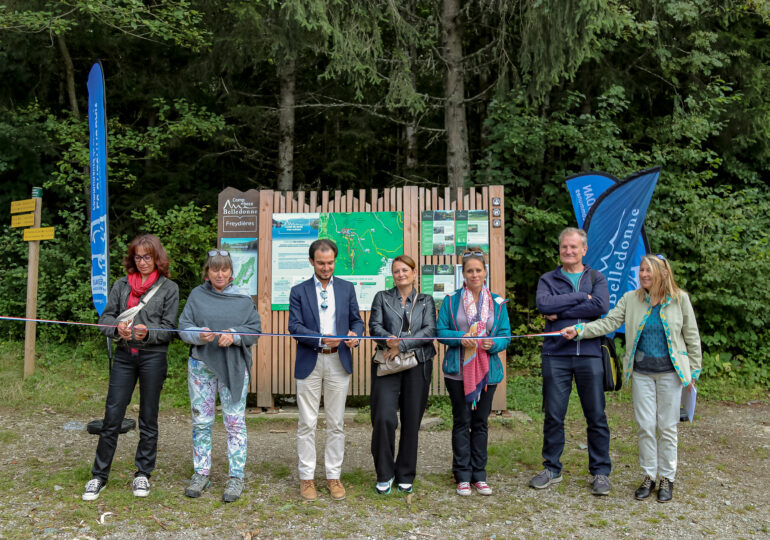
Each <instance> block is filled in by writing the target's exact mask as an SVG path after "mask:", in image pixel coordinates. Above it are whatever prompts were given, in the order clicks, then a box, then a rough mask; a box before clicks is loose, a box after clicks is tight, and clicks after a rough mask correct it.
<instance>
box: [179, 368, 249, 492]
mask: <svg viewBox="0 0 770 540" xmlns="http://www.w3.org/2000/svg"><path fill="white" fill-rule="evenodd" d="M248 388H249V372H248V371H247V370H245V379H244V382H243V392H242V395H241V396H240V399H239V400H237V401H235V400H233V397H232V395H230V390H228V388H227V387H226V386H225V385H224V384H222V382H221V381H219V379H217V376H216V375H215V374H214V372H213V371H211V370H210V369H209V368H208V367H207V366H206V364H205V363H204V362H200V361H198V360H195V359H194V358H190V359H189V360H188V363H187V389H188V390H189V392H190V407H191V409H192V422H193V430H192V438H193V467H194V468H195V472H196V473H198V474H203V475H206V476H208V474H209V472H210V470H211V432H212V428H213V427H214V416H215V414H216V401H217V391H219V401H220V402H221V403H222V418H223V420H224V424H225V429H226V430H227V457H228V460H229V463H230V476H232V477H235V478H243V468H244V465H245V464H246V394H247V393H248Z"/></svg>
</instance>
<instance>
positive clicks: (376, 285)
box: [272, 212, 404, 311]
mask: <svg viewBox="0 0 770 540" xmlns="http://www.w3.org/2000/svg"><path fill="white" fill-rule="evenodd" d="M319 238H328V239H329V240H332V241H333V242H334V243H335V244H337V249H338V254H337V260H336V262H335V271H334V275H335V276H337V277H340V278H342V279H345V280H347V281H350V282H352V283H353V285H354V286H355V288H356V296H357V299H358V306H359V308H360V309H361V310H369V309H371V305H372V301H373V300H374V295H375V294H377V292H379V291H381V290H383V289H386V288H390V287H392V286H393V279H392V277H391V273H390V265H391V263H392V261H393V258H394V257H397V256H398V255H400V254H402V253H403V251H404V216H403V213H402V212H336V213H320V214H319V213H309V214H273V246H272V248H273V250H272V251H273V253H272V265H273V272H272V274H273V283H272V299H273V300H272V309H273V310H274V311H287V310H288V309H289V292H290V290H291V288H292V287H293V286H294V285H297V284H298V283H301V282H302V281H305V280H307V279H309V278H310V277H311V276H312V275H313V268H312V266H311V265H310V261H309V257H308V255H309V253H308V249H309V248H310V244H311V243H312V242H313V241H314V240H317V239H319Z"/></svg>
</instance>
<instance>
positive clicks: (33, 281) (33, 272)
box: [24, 188, 43, 378]
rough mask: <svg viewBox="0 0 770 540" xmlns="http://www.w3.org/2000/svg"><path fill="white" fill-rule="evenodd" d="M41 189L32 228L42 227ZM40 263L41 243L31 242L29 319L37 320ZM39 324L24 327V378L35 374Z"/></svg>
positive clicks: (36, 191)
mask: <svg viewBox="0 0 770 540" xmlns="http://www.w3.org/2000/svg"><path fill="white" fill-rule="evenodd" d="M41 193H42V190H41V188H32V197H33V198H34V200H35V223H34V225H32V227H33V228H34V227H40V212H41V207H42V202H43V201H42V199H41V197H40V194H41ZM39 261H40V241H39V240H31V241H30V242H29V263H28V265H27V319H36V318H37V275H38V263H39ZM36 332H37V323H36V322H35V321H27V322H26V324H25V325H24V378H27V377H29V376H30V375H32V374H33V373H35V334H36Z"/></svg>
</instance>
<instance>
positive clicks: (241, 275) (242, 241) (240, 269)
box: [219, 238, 259, 296]
mask: <svg viewBox="0 0 770 540" xmlns="http://www.w3.org/2000/svg"><path fill="white" fill-rule="evenodd" d="M219 242H220V245H221V246H222V249H224V250H227V251H229V252H230V258H231V259H232V260H233V284H234V285H235V286H236V287H239V288H241V289H243V291H244V292H246V293H247V294H250V295H251V296H256V295H257V264H258V261H259V259H258V248H259V241H258V240H257V239H256V238H222V239H220V241H219Z"/></svg>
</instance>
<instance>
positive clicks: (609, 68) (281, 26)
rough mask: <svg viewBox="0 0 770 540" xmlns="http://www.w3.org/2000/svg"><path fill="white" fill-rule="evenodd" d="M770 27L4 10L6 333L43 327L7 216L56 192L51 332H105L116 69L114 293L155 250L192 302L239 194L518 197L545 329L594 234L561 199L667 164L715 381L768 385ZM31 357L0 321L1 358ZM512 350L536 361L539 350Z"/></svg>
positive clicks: (549, 16) (246, 7) (517, 2)
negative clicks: (550, 292)
mask: <svg viewBox="0 0 770 540" xmlns="http://www.w3.org/2000/svg"><path fill="white" fill-rule="evenodd" d="M769 30H770V3H767V2H765V1H763V0H720V1H716V0H715V1H709V0H679V1H674V0H662V1H655V0H653V1H649V0H639V1H634V0H583V1H580V2H573V1H568V0H551V1H548V0H434V1H432V2H431V1H426V0H396V1H393V0H326V1H324V0H284V1H282V2H279V1H276V0H262V1H259V0H250V1H246V0H233V1H227V2H223V1H213V0H168V1H161V0H156V1H153V0H145V1H142V0H67V1H61V2H55V1H40V0H25V1H16V0H11V1H6V2H5V3H4V5H1V6H0V182H2V186H3V189H2V191H0V223H2V227H3V231H2V235H0V261H1V262H0V268H2V279H0V314H2V315H14V316H22V315H23V314H24V306H25V287H24V286H23V284H24V283H25V282H26V259H27V246H26V243H25V242H23V240H22V235H21V233H20V232H19V231H18V230H16V229H11V228H10V226H9V225H10V215H9V210H10V202H11V201H13V200H19V199H25V198H28V197H29V192H30V188H31V186H43V187H44V204H43V224H44V225H45V226H55V227H56V238H55V239H54V240H52V241H46V242H43V243H42V247H41V259H40V260H41V263H40V265H41V266H40V276H41V281H40V288H39V300H38V313H39V316H40V317H42V318H50V319H62V320H75V321H89V322H92V321H93V320H94V319H95V311H94V309H93V306H92V302H91V299H90V284H89V261H90V255H89V242H88V230H89V225H88V216H87V212H88V208H87V205H88V200H89V199H88V189H89V176H88V163H89V160H88V126H87V119H86V105H87V91H86V79H87V75H88V71H89V69H90V67H91V65H92V63H93V62H94V60H96V59H101V60H102V62H103V66H104V71H105V75H106V101H107V113H108V133H109V143H108V144H109V148H108V155H109V190H110V229H111V230H110V232H111V236H112V244H111V257H112V272H113V278H117V277H119V276H120V275H122V268H121V266H120V264H119V262H120V261H121V259H122V256H123V254H124V253H125V247H126V245H127V242H128V241H130V239H131V238H133V237H134V236H135V235H136V234H138V233H140V232H152V233H155V234H158V235H159V236H160V237H161V239H162V241H163V242H164V245H165V246H166V248H167V249H168V251H169V254H170V257H171V260H172V268H171V273H172V278H174V279H176V280H177V281H178V282H179V283H180V289H181V291H183V296H185V295H186V292H187V291H189V290H191V289H192V287H194V286H195V285H196V284H197V282H198V280H199V271H200V264H201V256H202V253H203V251H204V249H205V247H207V246H213V245H214V244H215V242H216V223H215V217H216V216H215V212H216V204H215V201H216V197H217V194H218V192H219V191H221V190H222V189H223V188H225V187H227V186H233V187H236V188H238V189H241V190H244V191H245V190H248V189H251V188H254V189H279V190H291V189H294V190H298V189H305V190H313V189H315V190H334V189H341V188H344V189H369V188H373V187H377V188H382V187H393V186H400V185H407V184H408V185H424V186H430V187H433V186H447V185H449V186H452V187H460V186H469V185H485V184H502V185H504V186H505V189H506V198H505V205H506V223H505V227H506V231H505V234H506V255H507V263H506V264H507V270H506V273H507V276H508V279H507V283H506V289H507V290H506V294H507V295H508V297H509V298H510V299H512V303H511V304H510V305H511V308H510V313H511V317H512V321H513V326H514V329H516V331H517V332H519V331H521V332H522V333H523V332H529V331H537V330H539V329H541V328H542V327H543V320H542V317H540V316H539V314H538V313H537V311H536V309H535V308H534V291H535V286H536V283H537V279H538V277H539V275H540V274H542V273H543V272H545V271H548V270H550V269H552V268H553V267H554V265H555V264H556V263H557V246H556V237H557V235H558V232H559V231H560V230H561V229H562V228H563V227H565V226H567V225H572V224H574V222H575V219H574V215H573V212H572V208H571V204H570V199H569V196H568V193H567V191H566V189H565V185H564V180H565V178H566V177H567V176H569V175H571V174H574V173H578V172H581V171H589V170H599V171H606V172H608V173H611V174H613V175H615V176H617V177H621V178H622V177H625V176H627V175H628V174H630V173H632V172H634V171H637V170H640V169H643V168H646V167H650V166H654V165H661V166H662V175H661V177H660V180H659V182H658V187H657V189H656V191H655V194H654V195H653V199H652V203H651V205H650V210H649V212H648V214H647V220H646V223H645V226H646V229H647V234H648V237H649V240H650V244H651V247H652V249H653V251H654V252H657V253H665V254H666V256H667V257H668V258H669V259H671V260H672V261H673V265H674V268H675V272H676V274H677V277H678V280H679V282H680V285H681V286H683V288H685V289H686V290H688V291H689V292H690V294H691V297H692V300H693V303H694V306H695V310H696V313H697V316H698V322H699V325H700V329H701V335H702V339H703V344H704V351H705V353H706V354H705V359H704V370H703V374H704V376H708V377H726V378H729V379H732V380H734V381H736V382H738V383H739V384H743V385H746V386H749V387H755V386H757V385H759V386H761V387H768V385H770V374H769V373H768V369H770V331H768V327H770V310H768V307H769V306H770V292H769V289H768V286H767V283H768V280H767V271H768V262H770V261H769V260H768V259H769V258H768V253H769V250H768V231H769V230H770V193H769V190H768V189H767V183H768V180H769V179H770V92H769V91H768V90H769V89H770V32H769ZM39 332H40V334H41V336H42V338H43V339H46V340H49V341H54V342H72V341H77V340H82V339H85V338H87V337H88V336H91V337H92V334H93V333H92V332H89V331H83V330H79V329H77V328H73V327H55V326H49V325H42V326H40V327H39ZM22 335H23V326H22V325H20V324H18V323H10V322H0V339H3V340H6V339H9V340H17V339H20V338H21V336H22ZM510 353H511V354H509V358H510V362H511V365H512V367H514V368H515V369H519V370H523V371H527V370H530V369H531V368H535V367H536V366H538V365H539V353H538V348H537V343H536V342H535V341H531V340H517V341H515V342H514V343H513V344H512V345H511V350H510Z"/></svg>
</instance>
